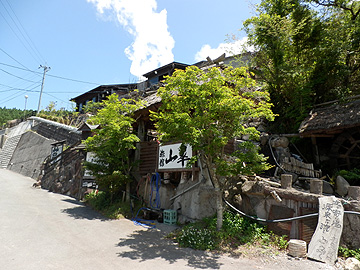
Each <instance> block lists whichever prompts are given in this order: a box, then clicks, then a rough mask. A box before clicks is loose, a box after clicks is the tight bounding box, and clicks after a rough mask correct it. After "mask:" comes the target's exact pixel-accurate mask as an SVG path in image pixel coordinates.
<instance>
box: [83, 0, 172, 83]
mask: <svg viewBox="0 0 360 270" xmlns="http://www.w3.org/2000/svg"><path fill="white" fill-rule="evenodd" d="M87 1H88V2H91V3H93V4H94V5H95V6H96V8H97V10H98V12H99V13H100V14H104V12H105V11H110V12H114V13H115V15H116V18H117V20H118V21H119V23H120V24H121V25H122V26H123V27H124V29H125V30H126V31H127V32H128V33H130V34H131V35H132V36H133V38H134V42H133V43H132V44H131V45H130V46H128V47H127V48H126V49H125V54H126V56H127V57H128V58H129V59H130V60H131V61H132V64H131V67H130V72H131V74H133V75H135V76H137V77H141V75H143V74H145V73H147V72H149V71H151V70H153V69H155V68H157V67H159V66H162V65H165V64H168V63H170V62H172V61H174V55H173V53H172V49H173V48H174V46H175V41H174V39H173V37H172V36H171V34H170V32H169V31H168V25H167V11H166V9H163V10H161V11H160V12H156V9H157V2H156V0H87Z"/></svg>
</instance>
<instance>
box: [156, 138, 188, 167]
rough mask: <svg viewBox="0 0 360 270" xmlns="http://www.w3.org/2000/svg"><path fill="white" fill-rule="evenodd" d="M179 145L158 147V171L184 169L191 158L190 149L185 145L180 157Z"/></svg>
mask: <svg viewBox="0 0 360 270" xmlns="http://www.w3.org/2000/svg"><path fill="white" fill-rule="evenodd" d="M180 146H181V143H176V144H168V145H160V146H159V157H158V158H159V159H158V169H159V170H169V169H185V168H186V165H187V163H188V162H189V159H190V158H191V157H192V148H191V146H190V145H185V146H186V149H185V151H184V153H183V154H182V155H180Z"/></svg>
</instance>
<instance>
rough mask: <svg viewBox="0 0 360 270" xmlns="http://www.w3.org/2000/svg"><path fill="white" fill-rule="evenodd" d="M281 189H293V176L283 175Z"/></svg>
mask: <svg viewBox="0 0 360 270" xmlns="http://www.w3.org/2000/svg"><path fill="white" fill-rule="evenodd" d="M281 188H284V189H291V188H292V175H291V174H282V175H281Z"/></svg>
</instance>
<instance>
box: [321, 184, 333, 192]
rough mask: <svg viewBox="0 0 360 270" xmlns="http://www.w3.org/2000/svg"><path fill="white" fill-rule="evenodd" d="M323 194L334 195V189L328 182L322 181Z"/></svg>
mask: <svg viewBox="0 0 360 270" xmlns="http://www.w3.org/2000/svg"><path fill="white" fill-rule="evenodd" d="M323 193H325V194H334V188H333V186H332V185H331V184H330V183H329V182H328V181H323Z"/></svg>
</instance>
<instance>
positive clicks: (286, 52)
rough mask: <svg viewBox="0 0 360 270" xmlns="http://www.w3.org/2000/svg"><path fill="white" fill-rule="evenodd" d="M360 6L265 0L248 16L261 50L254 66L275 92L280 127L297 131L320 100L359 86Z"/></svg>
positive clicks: (341, 95) (249, 32)
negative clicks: (348, 8)
mask: <svg viewBox="0 0 360 270" xmlns="http://www.w3.org/2000/svg"><path fill="white" fill-rule="evenodd" d="M328 3H332V5H331V7H330V5H327V4H328ZM335 3H337V4H335ZM340 3H346V4H344V5H345V6H351V7H352V9H351V10H352V11H349V10H347V9H346V8H341V7H340V6H341V4H340ZM354 3H355V4H354ZM313 4H316V5H319V4H320V5H323V7H324V8H323V9H320V8H315V6H314V5H313ZM358 7H359V3H358V2H356V1H348V0H341V1H331V0H324V1H322V0H321V1H320V0H314V1H313V0H263V1H262V2H261V3H260V5H258V7H257V13H258V14H257V16H254V17H252V18H250V19H248V20H246V21H245V23H244V30H245V31H246V33H247V35H248V37H249V44H250V45H252V46H254V47H255V49H256V53H255V56H254V58H253V62H252V63H251V66H253V67H258V68H256V69H254V70H253V71H254V72H255V73H256V76H257V78H258V79H259V80H260V81H263V82H265V87H266V89H267V90H268V91H269V93H270V97H271V101H272V102H273V104H274V112H275V113H276V114H278V115H279V117H278V118H277V119H276V121H275V126H276V128H277V130H278V131H280V132H289V131H290V132H291V131H296V130H297V128H298V126H299V124H300V122H301V121H302V120H303V119H304V117H305V116H306V115H307V113H308V112H309V110H310V109H311V108H312V107H313V105H314V104H318V103H322V102H326V101H329V100H334V99H339V98H340V99H341V98H344V97H346V96H348V95H354V94H356V91H358V87H359V82H360V81H359V78H360V76H359V55H360V51H359V46H360V45H359V44H360V43H359V36H360V33H359V25H360V23H359V18H358V17H359V16H358Z"/></svg>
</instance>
